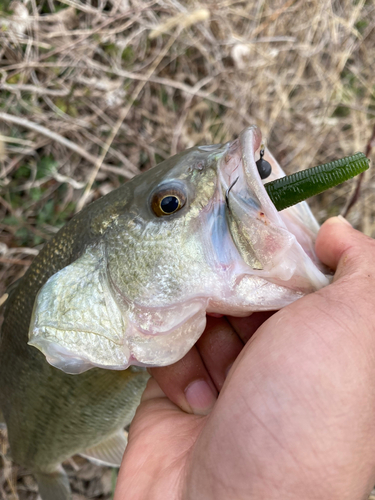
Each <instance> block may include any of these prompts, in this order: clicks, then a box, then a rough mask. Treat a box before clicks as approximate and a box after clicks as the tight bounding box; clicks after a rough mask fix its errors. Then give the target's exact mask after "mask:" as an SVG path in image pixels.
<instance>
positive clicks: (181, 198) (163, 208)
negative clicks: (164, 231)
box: [151, 186, 186, 217]
mask: <svg viewBox="0 0 375 500" xmlns="http://www.w3.org/2000/svg"><path fill="white" fill-rule="evenodd" d="M185 203H186V195H185V193H184V192H183V191H182V189H179V188H177V187H175V186H173V187H170V188H168V187H165V188H163V189H161V190H160V191H157V192H156V193H154V194H153V195H152V199H151V208H152V210H153V211H154V213H155V215H157V216H158V217H163V216H165V215H172V214H174V213H176V212H178V211H179V210H180V209H181V208H182V207H183V206H184V205H185Z"/></svg>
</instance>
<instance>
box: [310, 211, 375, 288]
mask: <svg viewBox="0 0 375 500" xmlns="http://www.w3.org/2000/svg"><path fill="white" fill-rule="evenodd" d="M315 249H316V253H317V256H318V258H319V259H320V260H321V261H322V262H323V263H324V264H326V265H327V266H328V267H330V268H331V269H332V270H334V271H336V275H335V279H338V278H340V277H341V276H343V275H345V274H352V273H354V272H356V271H364V272H370V271H371V268H372V271H373V272H374V271H375V259H374V257H375V241H374V240H373V239H372V238H369V237H368V236H365V235H364V234H362V233H361V232H359V231H357V230H356V229H354V228H353V227H352V226H351V225H350V224H349V222H348V221H346V220H345V219H344V218H343V217H341V216H339V217H332V218H331V219H328V220H327V221H326V222H325V223H324V224H323V225H322V227H321V228H320V231H319V233H318V236H317V239H316V244H315Z"/></svg>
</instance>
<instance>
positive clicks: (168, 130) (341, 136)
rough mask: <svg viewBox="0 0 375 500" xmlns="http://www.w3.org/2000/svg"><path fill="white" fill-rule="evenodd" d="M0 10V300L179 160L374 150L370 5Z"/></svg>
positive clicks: (321, 200)
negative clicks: (223, 150) (63, 244)
mask: <svg viewBox="0 0 375 500" xmlns="http://www.w3.org/2000/svg"><path fill="white" fill-rule="evenodd" d="M0 9H3V13H2V15H0V37H1V43H0V82H1V83H0V90H1V93H0V134H1V136H2V140H3V142H4V145H5V150H4V151H3V152H2V151H1V150H0V302H1V298H2V297H3V294H4V293H5V288H6V286H7V285H9V284H10V283H11V282H13V281H14V280H16V279H17V278H18V277H20V276H21V275H22V274H23V273H24V271H25V269H26V268H27V266H28V265H29V264H30V262H31V261H32V259H33V257H34V256H35V255H36V254H37V253H38V251H39V249H40V248H41V246H42V245H43V243H44V242H45V241H46V240H47V239H48V238H50V237H51V236H52V235H53V234H54V233H55V232H56V231H57V229H58V228H59V227H61V225H63V224H64V223H65V222H66V221H67V220H68V219H69V218H70V217H71V216H72V215H73V214H74V212H75V211H77V209H79V208H80V207H82V206H83V205H84V204H86V203H88V202H90V201H92V200H93V199H96V198H97V197H99V196H102V195H103V194H106V193H108V192H109V191H110V190H112V189H114V188H116V187H117V186H119V185H120V184H121V183H122V182H124V181H126V180H127V179H129V178H131V177H132V176H133V175H135V174H136V173H138V172H140V171H144V170H146V169H148V168H151V167H152V166H154V165H155V164H157V163H158V162H159V161H161V160H163V159H165V158H167V157H169V156H170V155H171V154H174V153H176V152H177V151H180V150H183V149H185V148H187V147H190V146H193V145H195V144H197V143H213V142H221V141H224V140H228V139H230V138H232V137H234V136H236V135H237V134H238V133H239V132H240V130H241V129H242V128H244V127H245V126H247V125H250V124H254V123H255V124H257V125H259V126H260V127H261V129H262V132H263V135H264V137H265V138H266V140H267V143H268V145H269V147H270V149H271V151H272V152H273V154H274V155H275V156H276V158H277V159H278V160H279V162H280V163H281V165H282V166H283V167H284V168H285V169H286V170H287V171H288V172H291V171H294V170H299V169H303V168H307V167H309V166H312V165H314V164H319V163H324V162H326V161H330V160H333V159H335V158H337V157H341V156H344V155H347V154H352V153H354V152H355V151H364V150H365V148H366V144H367V143H368V141H369V139H370V137H371V134H372V129H373V125H374V123H375V94H374V91H375V72H374V63H375V61H374V54H375V30H374V27H375V5H374V3H373V2H372V1H366V0H340V1H338V0H311V1H306V0H287V1H284V0H283V1H277V0H274V1H270V0H264V1H262V0H258V1H255V2H245V1H242V2H241V1H234V0H219V1H216V2H209V1H203V0H197V1H194V2H193V1H185V2H182V1H178V0H150V1H142V0H92V1H88V2H83V1H78V0H62V1H57V0H39V1H37V0H30V1H29V2H24V3H21V2H17V1H16V2H13V3H12V4H9V2H8V0H0ZM374 146H375V145H374ZM374 149H375V147H374ZM374 149H373V150H372V159H374V153H373V152H374ZM374 183H375V174H374V173H373V171H370V172H368V173H367V174H366V176H365V180H364V182H363V185H362V189H361V195H360V197H359V199H358V201H357V203H356V204H355V205H354V207H353V208H352V209H351V211H350V213H349V220H350V221H351V222H352V223H353V224H354V225H355V227H357V228H359V229H360V230H362V231H364V232H365V233H366V234H368V235H371V236H375V209H374V206H375V191H374ZM353 186H354V182H353V181H352V182H348V183H346V184H345V185H343V186H341V187H339V188H336V189H333V190H330V191H329V192H326V193H324V194H322V195H320V196H319V197H316V198H315V199H313V200H312V201H311V206H312V208H313V210H314V212H315V214H316V216H317V218H318V219H319V220H320V221H323V220H324V219H325V218H327V217H328V216H331V215H335V214H338V213H340V212H341V211H342V210H344V209H345V205H346V203H347V199H348V197H349V196H350V194H351V192H352V191H353ZM2 442H3V447H5V446H6V445H5V440H4V437H3V441H2ZM4 450H5V448H4ZM0 460H1V459H0ZM4 460H5V459H3V464H4V466H3V470H2V471H0V496H1V495H3V497H4V498H17V495H16V493H15V492H14V495H13V496H12V493H11V490H12V488H11V486H10V485H11V484H13V486H14V487H15V485H16V483H17V481H18V483H17V486H18V489H19V491H18V495H19V498H32V497H33V493H32V491H33V490H35V485H34V483H32V480H31V479H28V480H27V481H26V480H25V477H29V478H30V476H25V474H26V472H25V471H23V472H22V471H20V470H19V469H18V468H12V467H10V466H9V467H8V465H9V462H7V461H5V462H4ZM7 464H8V465H7ZM4 471H5V472H4ZM9 474H10V475H9ZM9 478H13V479H11V480H10V479H9ZM17 478H18V479H17ZM9 481H10V482H9ZM11 481H13V483H12V482H11ZM30 481H31V482H30ZM25 485H26V486H25ZM27 485H29V486H27ZM13 489H14V488H13ZM86 494H87V495H88V493H87V490H86ZM92 494H93V495H94V493H92ZM4 495H5V496H4ZM100 495H102V496H100ZM103 495H104V493H103V491H102V493H99V496H98V495H96V496H95V498H107V497H106V496H103ZM34 497H35V494H34Z"/></svg>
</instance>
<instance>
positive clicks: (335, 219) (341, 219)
mask: <svg viewBox="0 0 375 500" xmlns="http://www.w3.org/2000/svg"><path fill="white" fill-rule="evenodd" d="M326 222H328V224H347V225H348V226H350V227H353V226H352V225H351V224H350V222H349V221H347V220H346V219H345V218H344V217H343V216H342V215H338V216H337V217H331V218H330V219H327V220H326Z"/></svg>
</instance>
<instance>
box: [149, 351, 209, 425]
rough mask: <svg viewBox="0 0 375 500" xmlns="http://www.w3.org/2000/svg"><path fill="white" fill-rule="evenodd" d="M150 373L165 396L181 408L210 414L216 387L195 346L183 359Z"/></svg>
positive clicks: (154, 369)
mask: <svg viewBox="0 0 375 500" xmlns="http://www.w3.org/2000/svg"><path fill="white" fill-rule="evenodd" d="M149 372H150V373H151V375H152V376H153V377H154V378H155V380H156V381H157V383H158V384H159V386H160V388H161V390H162V391H163V392H164V393H165V394H166V396H167V397H168V398H169V399H170V400H171V401H172V402H173V403H175V404H176V405H177V406H179V407H180V408H181V409H182V410H184V411H186V412H188V413H195V414H196V415H207V414H208V413H209V412H210V410H211V408H212V407H213V405H214V404H215V402H216V399H217V390H216V387H215V384H214V383H213V381H212V379H211V377H210V375H209V373H208V371H207V369H206V367H205V366H204V363H203V361H202V358H201V357H200V355H199V352H198V350H197V348H196V347H193V348H192V349H191V350H190V351H189V352H188V353H187V354H186V355H185V356H184V357H183V358H182V359H180V361H177V363H174V364H173V365H169V366H163V367H161V368H149Z"/></svg>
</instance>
